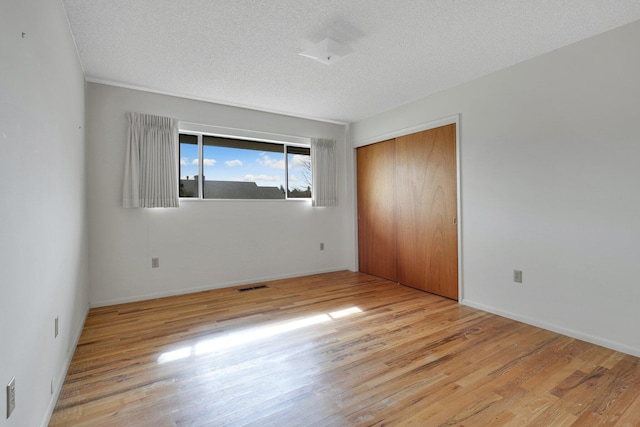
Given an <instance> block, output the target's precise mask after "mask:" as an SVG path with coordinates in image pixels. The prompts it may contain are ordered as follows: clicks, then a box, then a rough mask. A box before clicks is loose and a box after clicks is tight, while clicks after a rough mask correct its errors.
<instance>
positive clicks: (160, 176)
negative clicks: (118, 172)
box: [123, 113, 180, 208]
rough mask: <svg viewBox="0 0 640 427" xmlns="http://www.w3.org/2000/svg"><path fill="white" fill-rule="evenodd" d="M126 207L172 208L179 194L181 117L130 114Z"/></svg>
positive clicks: (126, 165) (125, 181) (124, 193)
mask: <svg viewBox="0 0 640 427" xmlns="http://www.w3.org/2000/svg"><path fill="white" fill-rule="evenodd" d="M127 118H128V121H129V137H128V139H127V155H126V159H125V169H124V191H123V206H124V207H125V208H169V207H178V206H179V205H180V202H179V196H178V120H176V119H171V118H168V117H160V116H153V115H150V114H140V113H128V114H127Z"/></svg>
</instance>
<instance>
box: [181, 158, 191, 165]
mask: <svg viewBox="0 0 640 427" xmlns="http://www.w3.org/2000/svg"><path fill="white" fill-rule="evenodd" d="M188 164H189V158H188V157H181V158H180V166H187V165H188Z"/></svg>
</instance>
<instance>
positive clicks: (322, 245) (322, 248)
mask: <svg viewBox="0 0 640 427" xmlns="http://www.w3.org/2000/svg"><path fill="white" fill-rule="evenodd" d="M320 250H321V251H324V243H320Z"/></svg>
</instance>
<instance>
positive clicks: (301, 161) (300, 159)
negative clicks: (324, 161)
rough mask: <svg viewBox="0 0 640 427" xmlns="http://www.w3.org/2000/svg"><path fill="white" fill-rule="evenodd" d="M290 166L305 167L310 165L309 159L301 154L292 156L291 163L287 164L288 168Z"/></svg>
mask: <svg viewBox="0 0 640 427" xmlns="http://www.w3.org/2000/svg"><path fill="white" fill-rule="evenodd" d="M292 165H295V166H307V165H309V166H310V165H311V158H310V157H309V156H303V155H301V154H294V155H293V158H292V159H291V162H290V163H289V167H291V166H292Z"/></svg>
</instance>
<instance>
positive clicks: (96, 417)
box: [49, 271, 640, 427]
mask: <svg viewBox="0 0 640 427" xmlns="http://www.w3.org/2000/svg"><path fill="white" fill-rule="evenodd" d="M260 285H267V286H268V288H262V289H256V290H252V291H247V292H238V290H237V288H227V289H219V290H214V291H208V292H200V293H195V294H189V295H183V296H177V297H170V298H162V299H156V300H149V301H143V302H137V303H131V304H122V305H116V306H110V307H101V308H94V309H91V311H90V313H89V316H88V318H87V322H86V325H85V327H84V330H83V333H82V336H81V338H80V342H79V344H78V347H77V349H76V352H75V354H74V357H73V361H72V364H71V366H70V368H69V372H68V375H67V378H66V379H65V382H64V385H63V388H62V392H61V394H60V398H59V400H58V402H57V405H56V408H55V410H54V413H53V416H52V419H51V422H50V424H49V425H50V426H92V427H94V426H154V427H155V426H190V427H195V426H245V425H246V426H261V427H262V426H467V427H469V426H571V425H573V426H640V363H639V362H640V359H638V358H636V357H632V356H629V355H625V354H622V353H619V352H615V351H613V350H608V349H605V348H602V347H598V346H596V345H592V344H588V343H585V342H582V341H579V340H575V339H572V338H568V337H565V336H562V335H558V334H555V333H552V332H549V331H545V330H542V329H539V328H536V327H533V326H528V325H525V324H522V323H519V322H515V321H512V320H508V319H504V318H502V317H498V316H495V315H492V314H488V313H485V312H482V311H479V310H476V309H473V308H470V307H465V306H462V305H459V304H457V303H456V302H454V301H450V300H447V299H445V298H441V297H438V296H434V295H431V294H428V293H424V292H421V291H418V290H415V289H411V288H408V287H403V286H400V285H397V284H394V283H392V282H389V281H386V280H383V279H379V278H376V277H373V276H369V275H366V274H362V273H353V272H346V271H345V272H337V273H329V274H321V275H314V276H307V277H303V278H296V279H288V280H278V281H273V282H265V283H261V284H260ZM250 286H256V285H250ZM250 286H244V287H240V288H246V287H250Z"/></svg>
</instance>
